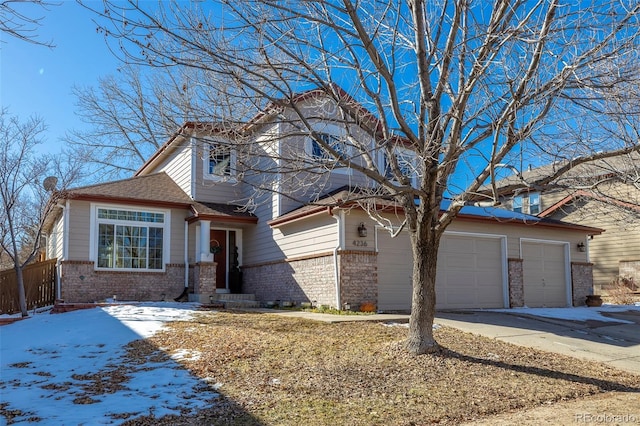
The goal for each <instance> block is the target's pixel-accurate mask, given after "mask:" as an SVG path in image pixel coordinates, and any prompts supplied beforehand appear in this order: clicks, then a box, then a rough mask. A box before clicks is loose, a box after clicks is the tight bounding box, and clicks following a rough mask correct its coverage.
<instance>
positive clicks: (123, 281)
mask: <svg viewBox="0 0 640 426" xmlns="http://www.w3.org/2000/svg"><path fill="white" fill-rule="evenodd" d="M319 96H323V95H321V94H320V92H315V91H311V92H308V93H305V94H303V95H301V96H299V97H298V98H297V99H296V102H297V104H298V106H299V107H300V108H302V109H304V108H307V109H308V110H309V111H313V110H314V105H317V103H314V102H313V100H314V98H315V97H319ZM357 108H358V112H359V113H362V111H363V109H362V108H361V107H357ZM333 110H336V108H334V109H333ZM330 111H331V109H330V108H323V109H322V110H321V111H320V112H322V113H324V114H329V115H325V116H326V121H323V118H321V119H317V126H318V129H319V130H318V131H320V132H322V134H323V136H322V137H326V138H327V140H329V141H340V140H342V139H344V138H345V135H344V133H342V131H341V129H340V127H337V126H332V125H331V118H332V117H331V116H330ZM286 113H287V111H286V110H280V111H279V114H286ZM315 114H316V116H318V111H315ZM325 116H322V117H325ZM360 123H361V124H362V123H363V122H362V121H361V122H360ZM283 126H284V125H283V124H281V123H280V124H276V123H275V121H274V119H273V117H271V116H269V115H268V114H265V115H261V116H258V117H256V118H255V119H254V120H252V121H251V122H250V123H248V124H247V125H245V126H243V128H242V129H240V130H237V132H236V133H231V132H229V131H226V130H224V129H221V128H216V127H215V126H211V125H200V124H194V123H187V124H185V125H184V126H183V127H182V128H181V129H180V131H179V132H177V133H176V135H174V136H173V137H172V138H171V139H169V140H168V141H167V142H166V143H165V144H164V145H163V146H162V147H161V148H160V149H159V150H158V151H157V152H156V153H155V154H154V155H153V156H152V157H151V158H150V159H149V160H148V161H147V162H146V163H145V164H144V165H143V166H142V167H141V168H140V170H138V172H137V173H136V174H135V176H134V177H132V178H131V179H126V180H122V181H117V182H109V183H104V184H99V185H93V186H88V187H83V188H76V189H71V190H68V191H67V192H65V193H64V194H61V199H60V203H59V208H58V209H57V210H56V212H55V214H54V215H52V216H51V217H50V218H49V222H48V226H47V233H48V240H47V241H48V257H50V258H53V257H57V258H58V259H59V276H60V286H59V296H60V297H61V298H62V299H64V300H65V301H69V302H75V301H77V302H85V301H99V300H104V299H107V298H112V297H114V296H115V297H116V298H117V299H122V300H161V299H167V300H168V299H173V298H176V297H178V296H180V295H181V294H182V293H183V290H184V289H188V294H189V298H190V299H191V300H197V301H203V302H208V301H209V300H210V298H212V297H216V294H218V293H224V292H244V293H251V294H255V295H257V297H258V299H259V300H261V301H263V302H266V301H277V300H280V301H292V302H312V303H315V304H318V305H329V306H334V307H339V308H344V307H345V306H347V305H349V306H350V307H351V308H358V307H359V305H360V304H362V303H373V304H375V305H376V306H377V307H378V309H379V310H381V311H408V310H410V307H411V274H412V267H411V265H412V263H411V262H412V261H411V259H412V254H411V248H410V245H409V240H408V235H407V233H406V231H403V232H400V233H399V235H398V236H397V237H395V238H391V236H390V234H389V233H388V232H387V231H386V230H385V229H383V228H381V227H379V226H378V224H377V222H376V221H374V220H372V219H371V218H370V217H369V216H368V215H367V214H366V213H365V211H364V210H363V209H361V208H359V207H358V205H357V204H356V203H355V202H354V201H352V198H350V197H349V194H353V191H355V189H354V188H355V187H358V186H359V187H366V186H370V185H371V183H370V182H369V181H368V180H367V179H366V178H365V177H364V176H362V175H360V174H359V173H357V172H353V171H349V170H345V169H340V168H337V169H334V170H332V171H331V172H326V173H327V179H326V183H327V184H326V185H325V186H324V187H323V190H324V191H325V193H324V195H322V196H318V194H317V191H313V190H309V188H307V189H308V190H309V191H308V193H309V195H307V197H308V200H309V201H311V200H313V201H314V202H313V204H304V203H300V202H298V201H295V198H294V197H291V196H290V195H291V194H290V193H288V192H287V188H286V185H287V182H283V181H278V176H277V175H274V177H273V178H272V179H273V180H274V182H272V184H273V185H275V186H277V187H278V188H279V189H280V194H278V193H271V194H265V195H263V196H262V197H261V198H259V199H258V200H254V199H253V198H252V187H251V186H249V185H247V184H246V183H243V182H240V181H239V180H238V179H237V176H238V173H243V170H242V166H241V161H239V160H240V159H239V158H238V154H237V152H235V150H234V149H233V143H229V141H230V140H232V139H233V138H234V137H235V136H237V134H238V132H242V136H243V138H244V140H245V141H246V140H250V141H252V143H253V144H255V145H256V146H258V147H261V148H264V149H263V150H262V152H263V153H267V154H266V155H265V157H264V158H263V159H261V160H260V161H266V160H268V159H269V153H278V152H282V151H281V150H282V149H285V146H286V149H288V150H297V151H298V152H299V153H300V157H301V158H305V157H306V158H313V157H314V156H321V155H322V152H321V151H318V150H317V147H316V146H314V143H313V141H312V140H311V139H310V138H308V137H305V136H304V135H298V136H290V137H289V136H288V137H286V138H283V139H278V137H277V136H278V134H279V132H283V134H286V133H284V132H285V129H283ZM354 135H355V136H354ZM349 137H358V138H370V139H371V141H372V142H371V146H372V152H374V150H375V148H374V145H373V138H372V136H371V135H370V134H369V131H368V130H367V128H366V126H365V125H363V126H362V127H361V128H360V127H359V128H357V129H352V130H351V131H350V135H349ZM202 138H206V141H207V142H206V143H202ZM363 140H366V139H363ZM338 148H340V146H339V144H338V143H336V149H338ZM340 149H341V148H340ZM374 155H375V156H376V158H377V160H376V161H378V162H379V163H380V164H384V162H385V159H384V158H383V156H382V155H381V154H380V153H376V152H374ZM411 155H412V153H411V152H406V151H403V152H399V156H403V157H404V158H405V160H404V161H405V163H404V164H409V163H410V162H411ZM274 156H275V155H274ZM273 161H275V160H273ZM245 179H247V177H246V176H245ZM291 191H294V188H291ZM297 195H299V196H301V195H304V194H297ZM236 200H251V202H252V203H253V204H251V205H252V207H253V208H252V211H251V213H249V212H246V211H245V210H243V209H242V208H241V203H240V202H239V201H236ZM377 208H378V213H379V214H380V216H381V217H382V218H383V219H387V220H389V221H390V222H391V223H396V224H397V225H399V224H400V222H401V219H402V216H403V213H402V209H400V208H399V207H397V206H396V205H394V204H393V203H391V202H389V201H385V200H379V202H378V204H377ZM600 231H601V230H600V229H598V228H594V227H588V226H582V225H573V224H569V223H565V222H560V221H553V220H547V219H541V218H536V217H533V216H530V215H526V214H514V213H513V212H509V211H506V210H500V209H483V208H477V207H465V208H463V210H462V212H461V214H460V216H459V218H457V219H456V220H455V221H454V222H453V224H452V225H451V226H450V227H449V228H448V231H447V232H446V234H445V235H444V238H443V240H442V244H441V248H440V251H439V262H438V281H437V285H436V290H437V307H438V308H439V309H456V308H503V307H510V306H523V305H527V306H567V305H581V304H584V298H585V296H586V295H587V294H590V293H592V280H591V265H590V264H589V263H588V259H587V257H586V253H585V252H582V251H580V250H579V249H578V246H579V244H581V243H585V241H586V239H587V238H588V236H589V235H597V234H599V233H600ZM240 272H241V273H240Z"/></svg>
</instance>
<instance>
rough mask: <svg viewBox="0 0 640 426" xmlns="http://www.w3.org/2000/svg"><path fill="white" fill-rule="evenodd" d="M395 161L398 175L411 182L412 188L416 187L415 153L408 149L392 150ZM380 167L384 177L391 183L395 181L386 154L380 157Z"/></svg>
mask: <svg viewBox="0 0 640 426" xmlns="http://www.w3.org/2000/svg"><path fill="white" fill-rule="evenodd" d="M394 152H395V156H396V161H397V162H398V168H399V171H400V173H402V175H403V176H407V177H408V178H409V180H410V182H411V185H412V186H414V187H415V186H417V184H418V174H419V173H418V166H417V161H416V154H415V152H413V151H411V150H410V149H405V148H396V149H395V150H394ZM382 161H383V164H382V167H383V170H384V174H385V177H386V178H387V179H389V180H392V181H397V179H396V176H395V174H394V173H393V169H392V167H391V162H390V161H389V158H388V157H387V155H386V154H383V155H382Z"/></svg>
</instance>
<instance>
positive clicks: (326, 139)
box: [311, 133, 347, 160]
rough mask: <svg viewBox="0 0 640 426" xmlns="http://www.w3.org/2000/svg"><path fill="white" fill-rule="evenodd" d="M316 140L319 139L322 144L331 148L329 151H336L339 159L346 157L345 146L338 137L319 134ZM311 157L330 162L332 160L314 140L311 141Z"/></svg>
mask: <svg viewBox="0 0 640 426" xmlns="http://www.w3.org/2000/svg"><path fill="white" fill-rule="evenodd" d="M318 139H320V140H321V141H322V143H324V144H326V145H328V146H329V147H331V149H333V150H334V151H336V152H337V153H338V155H339V156H340V157H342V158H345V157H346V154H347V147H346V144H345V143H344V140H342V139H341V138H339V137H338V136H335V135H332V134H330V133H319V134H318ZM311 156H312V157H313V158H315V159H319V160H330V159H332V158H333V157H332V156H331V155H330V154H329V152H328V151H327V150H325V149H324V148H323V147H322V145H320V143H318V141H317V140H316V139H313V138H312V139H311Z"/></svg>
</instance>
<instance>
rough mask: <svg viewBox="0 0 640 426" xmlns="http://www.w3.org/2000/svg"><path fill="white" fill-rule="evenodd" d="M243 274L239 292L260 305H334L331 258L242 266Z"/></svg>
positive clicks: (307, 258)
mask: <svg viewBox="0 0 640 426" xmlns="http://www.w3.org/2000/svg"><path fill="white" fill-rule="evenodd" d="M242 274H243V280H242V292H243V293H253V294H255V295H256V299H257V300H260V301H262V302H267V301H277V300H281V301H291V302H296V303H300V302H313V303H315V304H317V305H329V306H335V304H336V288H335V266H334V261H333V255H332V254H323V255H319V256H315V257H305V258H300V259H288V260H283V261H280V262H270V263H266V264H261V265H251V266H244V267H243V268H242Z"/></svg>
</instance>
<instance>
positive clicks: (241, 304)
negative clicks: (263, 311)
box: [222, 300, 260, 309]
mask: <svg viewBox="0 0 640 426" xmlns="http://www.w3.org/2000/svg"><path fill="white" fill-rule="evenodd" d="M222 303H223V304H224V307H225V309H244V308H259V307H260V302H258V301H256V300H226V301H224V302H222Z"/></svg>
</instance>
